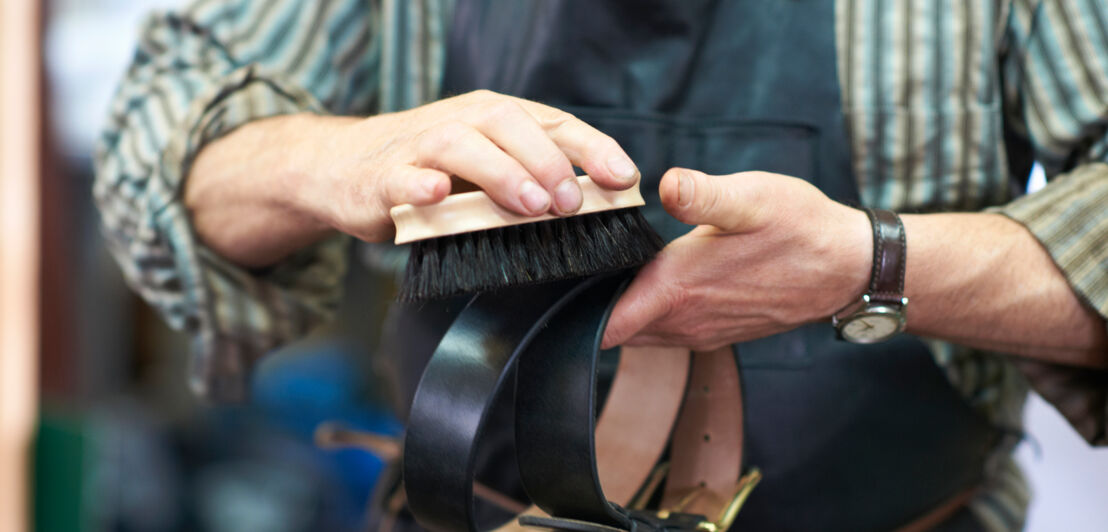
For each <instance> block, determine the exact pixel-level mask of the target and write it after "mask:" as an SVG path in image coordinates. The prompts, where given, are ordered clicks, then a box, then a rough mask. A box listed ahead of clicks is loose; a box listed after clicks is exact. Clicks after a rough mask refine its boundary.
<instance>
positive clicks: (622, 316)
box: [600, 263, 672, 349]
mask: <svg viewBox="0 0 1108 532" xmlns="http://www.w3.org/2000/svg"><path fill="white" fill-rule="evenodd" d="M655 264H657V263H651V264H650V265H647V267H646V268H644V269H643V271H642V272H640V274H639V275H638V276H637V277H635V280H634V281H632V282H631V286H629V287H628V288H627V291H626V292H624V293H623V296H621V297H620V298H619V301H618V302H616V306H615V308H614V309H612V315H611V318H609V319H608V326H607V328H605V330H604V339H603V340H602V342H601V344H600V345H601V347H602V348H604V349H607V348H610V347H615V346H617V345H621V344H623V343H624V342H625V341H627V340H628V339H630V338H632V337H633V336H635V335H636V334H638V333H639V332H640V331H642V330H643V328H644V327H646V326H647V325H649V324H651V323H652V322H653V321H654V320H656V319H658V318H660V317H662V316H664V315H665V314H666V313H667V312H669V309H670V308H671V307H672V301H671V300H670V298H669V297H668V295H667V294H668V292H669V290H667V289H665V287H664V286H659V283H658V280H660V277H658V276H657V275H654V274H653V271H656V270H657V268H656V267H654V265H655Z"/></svg>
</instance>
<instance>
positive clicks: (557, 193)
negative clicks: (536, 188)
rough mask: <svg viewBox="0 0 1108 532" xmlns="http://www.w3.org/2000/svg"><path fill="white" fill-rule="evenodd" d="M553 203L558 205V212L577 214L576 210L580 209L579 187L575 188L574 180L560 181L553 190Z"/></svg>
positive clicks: (575, 182)
mask: <svg viewBox="0 0 1108 532" xmlns="http://www.w3.org/2000/svg"><path fill="white" fill-rule="evenodd" d="M554 201H555V202H556V203H557V204H558V210H559V211H562V212H564V213H571V212H577V209H580V208H581V201H582V198H581V187H579V186H577V181H576V180H574V179H567V180H565V181H562V184H561V185H558V187H557V188H555V189H554Z"/></svg>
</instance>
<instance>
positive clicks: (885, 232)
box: [865, 209, 908, 307]
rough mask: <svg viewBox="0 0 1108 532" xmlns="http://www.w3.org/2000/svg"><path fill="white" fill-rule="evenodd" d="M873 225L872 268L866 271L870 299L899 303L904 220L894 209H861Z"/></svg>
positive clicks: (904, 261) (904, 253)
mask: <svg viewBox="0 0 1108 532" xmlns="http://www.w3.org/2000/svg"><path fill="white" fill-rule="evenodd" d="M865 211H866V215H867V216H869V220H870V223H871V224H872V225H873V272H872V273H871V274H870V284H869V295H870V302H871V303H883V304H886V305H895V306H898V307H899V306H901V305H902V299H903V297H904V270H905V267H906V265H907V262H908V259H907V255H908V242H907V235H906V234H905V231H904V223H903V222H901V221H900V217H899V216H897V215H896V213H895V212H892V211H887V210H884V209H865Z"/></svg>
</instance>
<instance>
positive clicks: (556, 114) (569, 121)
mask: <svg viewBox="0 0 1108 532" xmlns="http://www.w3.org/2000/svg"><path fill="white" fill-rule="evenodd" d="M539 123H540V124H541V125H542V127H543V129H545V130H547V131H553V130H556V129H562V128H565V127H566V126H567V125H574V124H578V123H581V124H584V122H581V121H580V120H579V119H578V118H577V117H576V116H573V114H572V113H570V112H568V111H563V110H561V109H558V108H557V107H548V106H543V107H542V110H541V111H540V112H539Z"/></svg>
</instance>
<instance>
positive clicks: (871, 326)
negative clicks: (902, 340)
mask: <svg viewBox="0 0 1108 532" xmlns="http://www.w3.org/2000/svg"><path fill="white" fill-rule="evenodd" d="M900 325H901V324H900V316H899V315H898V314H884V313H866V314H861V315H858V316H853V317H851V318H850V321H848V322H846V323H844V324H843V327H842V335H843V338H845V339H847V340H849V341H851V342H857V343H860V344H868V343H873V342H880V341H881V340H884V339H886V338H888V337H890V336H892V335H894V334H896V333H898V332H900Z"/></svg>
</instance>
